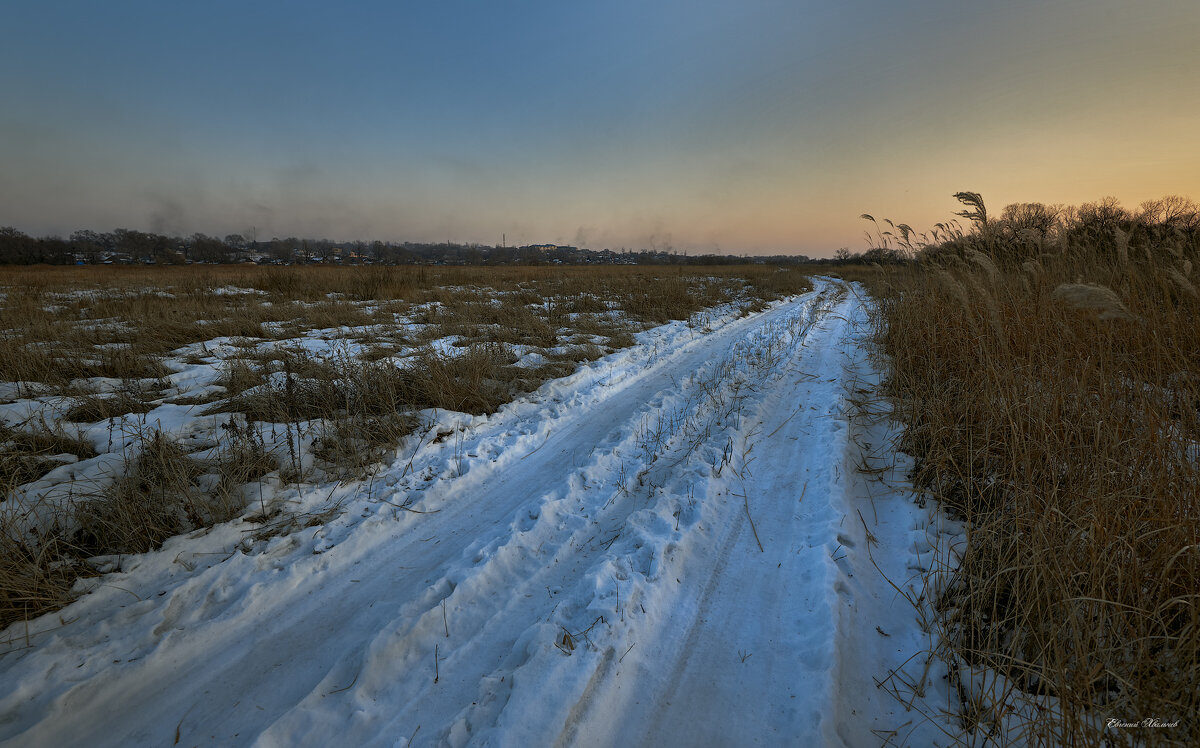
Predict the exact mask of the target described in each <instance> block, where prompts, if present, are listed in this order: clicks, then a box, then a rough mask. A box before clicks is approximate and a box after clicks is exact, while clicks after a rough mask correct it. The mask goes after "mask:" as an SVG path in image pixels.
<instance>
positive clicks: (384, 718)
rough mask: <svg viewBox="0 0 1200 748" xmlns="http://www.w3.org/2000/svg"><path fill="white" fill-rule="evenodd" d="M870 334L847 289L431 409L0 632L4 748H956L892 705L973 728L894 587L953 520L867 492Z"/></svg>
mask: <svg viewBox="0 0 1200 748" xmlns="http://www.w3.org/2000/svg"><path fill="white" fill-rule="evenodd" d="M864 322H865V311H864V308H863V302H862V301H861V300H860V299H859V298H858V297H857V296H856V295H855V294H854V293H853V292H848V290H847V288H846V287H844V286H842V285H840V284H836V283H832V282H824V281H822V282H819V283H818V289H817V290H816V291H814V292H813V293H810V294H806V295H805V296H802V297H798V298H794V299H790V300H786V301H783V302H778V303H776V304H774V305H772V306H771V307H769V308H768V309H767V310H766V311H764V312H762V313H758V314H753V315H750V316H747V317H742V318H737V317H735V316H734V315H730V316H727V317H724V318H721V319H717V320H714V321H713V322H711V323H710V324H709V325H708V326H705V327H703V328H700V329H698V328H697V327H695V326H692V327H689V326H687V325H685V324H683V323H673V324H670V325H666V326H664V327H660V328H656V329H654V330H650V331H647V332H645V333H642V334H640V335H639V336H638V345H636V346H634V347H633V348H630V349H626V350H623V351H619V352H617V353H614V354H611V355H609V356H607V357H605V358H603V359H600V360H599V361H596V362H593V363H591V364H588V365H585V366H584V367H582V368H581V369H580V370H579V371H578V372H577V373H575V374H574V375H572V376H570V377H567V378H565V379H561V380H556V381H553V382H549V383H547V384H546V385H544V386H543V387H542V388H541V389H540V390H538V391H537V392H535V393H533V394H531V395H529V396H526V397H524V398H522V399H520V400H518V401H516V402H514V403H512V404H510V405H509V406H506V407H505V408H504V409H502V410H501V411H500V412H499V413H497V414H495V415H493V416H490V417H471V416H466V415H462V414H454V413H440V414H430V415H431V416H433V417H432V418H431V423H430V425H429V427H428V429H426V430H424V431H423V432H422V433H421V434H420V435H419V436H418V437H414V439H412V440H411V441H410V443H408V444H405V445H402V446H401V448H400V449H398V450H397V455H398V456H397V459H396V460H395V462H394V463H392V464H390V465H387V466H384V468H383V469H382V470H380V471H379V472H378V473H377V474H376V475H375V476H374V477H373V478H371V479H370V480H369V481H363V482H355V483H344V484H326V485H309V486H302V487H299V488H295V487H293V488H288V489H286V490H284V489H276V490H275V491H273V492H272V493H271V495H270V496H269V497H268V498H269V499H270V501H271V502H273V503H274V505H275V506H276V507H288V511H287V512H286V513H283V514H279V515H278V517H280V519H278V520H276V524H277V526H276V528H275V531H274V534H273V533H271V532H263V530H264V527H263V525H261V524H256V523H254V522H252V521H249V520H250V518H249V517H248V518H244V519H240V520H237V521H234V522H231V523H227V524H224V525H220V526H218V527H216V528H213V529H212V530H211V531H203V532H197V533H193V534H192V535H191V536H187V537H179V538H175V539H172V540H170V541H168V542H167V543H166V544H165V546H164V547H163V548H162V549H161V550H160V551H157V552H154V553H150V554H145V555H142V556H138V557H131V558H126V559H121V560H120V569H119V571H115V572H113V573H110V574H107V575H105V576H103V577H100V578H98V579H95V580H91V581H90V585H91V592H90V594H88V595H85V596H84V597H82V598H81V599H80V600H78V601H77V602H75V603H74V604H72V605H71V606H69V607H67V608H66V609H64V610H63V611H60V612H59V613H57V614H51V615H47V616H43V617H42V618H40V619H37V620H35V621H32V622H30V623H29V624H28V625H26V624H17V625H15V626H12V627H10V628H9V629H8V630H7V631H6V632H3V634H0V652H3V654H0V683H3V685H4V688H3V689H0V741H5V744H12V745H47V746H48V745H54V746H59V745H114V746H128V745H172V744H179V745H241V744H258V745H264V746H276V745H278V746H291V745H314V746H328V745H388V746H391V745H401V746H402V745H408V744H417V745H442V744H450V745H465V744H480V745H485V744H486V745H512V746H532V745H555V744H560V745H630V744H633V745H638V744H644V745H747V744H750V745H754V744H760V745H843V744H844V745H851V746H860V745H880V744H882V743H884V742H890V744H897V745H898V744H910V745H931V744H933V743H935V742H939V743H945V742H949V740H948V739H946V738H944V737H943V736H942V733H941V731H940V729H939V728H938V727H937V726H936V725H934V724H933V723H932V722H930V721H928V720H926V719H925V717H922V716H921V714H920V713H919V711H917V710H914V711H907V710H906V707H905V704H904V703H902V702H901V700H900V699H897V698H895V697H894V696H892V695H890V694H889V693H887V692H886V690H885V689H882V688H877V687H876V684H877V683H883V684H884V685H885V686H886V687H888V688H894V689H895V690H897V691H899V692H900V694H901V696H902V697H903V699H904V701H905V702H909V701H913V700H915V701H917V702H918V706H919V707H920V709H922V710H924V711H926V712H930V711H936V710H938V709H946V708H948V707H949V705H948V704H947V703H946V686H945V682H944V680H943V679H942V678H941V675H942V673H943V672H944V671H943V670H942V669H940V666H938V665H937V664H936V662H935V663H933V664H932V665H930V666H927V665H926V662H927V660H926V656H925V655H924V654H922V651H923V650H925V649H926V648H928V646H929V642H928V641H927V637H926V634H924V633H923V632H922V630H921V628H920V627H919V625H918V621H917V613H916V611H915V610H914V608H913V607H912V606H911V605H910V604H909V603H908V602H907V601H906V600H905V599H904V598H903V597H902V596H901V594H900V593H899V592H897V590H896V589H895V588H894V587H893V586H892V584H893V583H894V584H895V585H896V586H898V587H899V588H900V589H904V590H905V591H906V593H908V594H911V595H912V596H913V597H915V596H916V594H917V592H916V590H917V589H920V585H919V583H917V582H914V577H915V575H916V574H917V573H918V570H919V569H920V568H923V566H926V565H927V564H928V558H925V556H927V555H928V553H929V549H930V543H929V541H928V539H927V533H929V532H931V531H932V530H930V529H929V528H930V527H934V526H936V525H932V524H931V523H930V522H931V517H932V515H931V514H930V511H929V510H925V509H920V508H918V507H917V506H916V505H914V504H913V503H912V502H911V499H910V498H909V497H908V496H907V495H906V494H904V493H903V492H902V491H901V490H899V489H898V488H895V487H894V485H895V483H896V482H897V481H898V475H899V474H902V473H903V469H904V463H903V461H902V460H897V459H895V458H894V456H892V455H890V454H885V455H884V456H883V457H882V459H883V460H884V462H883V463H881V464H882V465H883V467H881V468H879V469H880V470H883V471H884V472H879V473H876V472H869V473H864V472H860V471H858V470H857V468H858V467H859V466H860V465H861V461H862V459H863V457H862V453H863V450H864V449H865V450H866V451H867V452H868V453H870V452H872V451H874V452H878V451H879V450H880V449H881V448H883V446H884V443H885V439H886V438H887V433H886V431H887V428H888V425H887V424H886V422H885V421H884V419H879V418H871V417H867V416H864V415H863V414H862V413H861V412H860V411H858V410H857V408H856V407H855V406H854V405H853V403H852V402H851V400H852V399H854V398H855V397H857V395H856V394H855V393H857V392H859V391H860V390H866V389H868V388H869V387H870V386H871V385H872V383H873V382H874V381H875V376H876V375H875V373H874V372H873V370H872V368H871V366H870V364H869V362H868V361H867V358H866V355H865V353H864V350H865V349H864V346H863V344H862V343H863V341H862V338H863V336H864V335H866V333H867V331H866V326H865V324H864ZM872 464H873V463H872ZM868 466H869V467H870V465H868ZM287 517H294V518H296V519H295V521H291V522H287V521H285V520H286V518H287ZM908 585H914V587H915V589H913V590H912V592H909V590H908V589H907V587H908ZM901 668H903V669H902V673H901V674H900V675H896V674H895V673H896V671H898V670H901ZM905 681H908V682H911V683H915V684H917V685H918V687H919V688H918V690H922V689H923V693H924V698H918V697H917V696H915V695H914V694H912V693H911V689H910V690H908V691H906V690H905V689H904V688H902V687H899V686H896V684H897V683H902V682H905Z"/></svg>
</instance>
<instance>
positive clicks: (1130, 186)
mask: <svg viewBox="0 0 1200 748" xmlns="http://www.w3.org/2000/svg"><path fill="white" fill-rule="evenodd" d="M0 19H2V23H3V26H4V28H5V33H4V41H3V43H2V44H0V225H12V226H16V227H17V228H19V229H21V230H24V231H26V232H29V233H31V234H35V235H46V234H60V235H64V236H65V235H68V234H69V233H70V232H71V231H73V230H75V229H78V228H91V229H96V230H111V229H113V228H116V227H123V228H134V229H142V230H154V231H159V232H164V233H170V234H191V233H192V232H197V231H200V232H204V233H209V234H216V235H224V234H226V233H230V232H245V231H246V230H248V229H249V228H250V227H256V229H257V236H258V238H259V239H269V238H271V237H272V236H290V235H296V236H312V237H329V238H334V239H385V240H413V241H454V242H480V243H484V244H495V243H499V242H500V241H501V237H502V235H506V236H507V241H508V243H509V244H510V245H512V244H527V243H542V242H557V243H561V244H577V245H581V246H587V247H591V248H595V249H600V248H603V247H610V248H613V249H617V248H619V247H629V248H641V247H652V246H653V247H664V246H669V247H671V248H673V249H676V250H679V251H683V250H687V251H690V252H692V253H697V252H706V251H719V252H731V253H753V254H761V253H791V252H801V253H805V254H809V255H812V256H828V255H831V254H832V253H833V251H834V250H836V249H837V248H838V247H842V246H845V247H849V248H850V249H851V250H853V251H859V250H862V249H865V248H866V244H865V242H864V240H863V239H862V231H863V229H864V228H866V227H865V225H864V223H863V221H861V220H860V219H859V214H860V213H863V212H869V213H872V214H874V215H876V216H887V217H890V218H892V219H894V220H897V221H901V220H902V221H906V222H908V223H910V224H912V225H913V226H914V227H917V228H927V227H928V226H930V225H932V223H934V222H935V221H940V220H945V219H946V218H948V217H950V215H951V213H952V211H954V210H955V209H956V208H957V207H958V206H957V204H956V203H955V202H954V200H953V198H952V197H951V195H952V194H953V193H954V192H957V191H960V190H974V191H978V192H981V193H982V194H983V196H984V198H985V200H986V201H987V203H988V205H989V207H990V208H991V209H992V210H993V211H998V210H999V209H1000V208H1001V207H1003V206H1004V205H1005V204H1007V203H1011V202H1018V201H1021V202H1032V201H1037V202H1046V203H1080V202H1085V201H1091V200H1096V199H1098V198H1101V197H1103V196H1106V195H1112V196H1115V197H1117V198H1118V199H1120V200H1121V201H1122V202H1123V203H1124V204H1125V205H1126V206H1128V207H1135V206H1136V205H1137V204H1138V203H1140V202H1141V201H1143V200H1146V199H1150V198H1155V197H1161V196H1163V195H1167V194H1181V195H1185V196H1190V197H1193V198H1196V199H1200V3H1197V2H1195V0H1179V1H1178V2H1159V1H1157V0H1138V1H1137V2H1134V1H1132V0H1130V1H1124V0H1123V1H1121V2H1112V1H1110V0H1071V1H1069V2H1066V1H1064V2H1055V1H1054V0H1038V1H1035V2H1027V1H1025V0H1007V1H1006V2H986V3H985V2H975V1H973V0H966V1H964V0H957V1H956V2H941V1H937V0H915V1H911V2H891V1H889V2H883V1H878V0H877V1H875V2H855V1H854V0H843V1H841V2H825V3H816V2H806V1H803V0H786V1H785V0H725V1H723V2H722V1H718V0H687V1H686V2H685V1H684V0H662V1H655V0H606V1H605V2H588V1H587V0H572V1H571V2H564V1H563V0H511V1H508V2H501V1H499V0H486V1H485V0H442V1H440V2H431V1H429V0H426V2H421V3H416V2H405V1H400V0H392V1H391V2H355V3H333V2H299V1H296V0H289V1H288V2H265V1H263V2H247V1H246V0H240V1H239V2H219V1H218V2H214V1H211V0H210V1H206V2H191V3H182V2H175V1H174V0H153V1H146V2H127V1H124V0H113V1H112V2H107V3H98V2H95V1H94V0H86V1H84V2H62V1H57V0H47V1H46V2H32V1H30V2H13V3H7V4H6V7H5V9H4V10H3V12H0Z"/></svg>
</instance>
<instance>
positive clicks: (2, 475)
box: [0, 422, 96, 502]
mask: <svg viewBox="0 0 1200 748" xmlns="http://www.w3.org/2000/svg"><path fill="white" fill-rule="evenodd" d="M62 454H67V455H74V456H76V457H79V458H81V459H86V458H88V457H95V456H96V450H95V449H94V448H93V447H92V445H91V444H88V443H87V442H86V441H83V440H82V439H78V438H76V437H74V436H71V435H69V434H66V433H64V432H63V431H62V430H61V429H56V428H52V427H50V426H48V425H46V424H45V423H40V422H39V423H37V424H34V425H33V426H32V427H31V428H18V429H13V428H9V427H7V426H5V425H3V424H0V490H2V491H3V494H0V502H2V501H4V500H5V499H7V497H8V495H9V493H10V492H11V491H12V490H13V489H14V488H16V487H17V486H20V485H22V484H24V483H28V482H30V481H32V480H36V479H38V478H40V477H42V476H43V475H45V474H46V473H48V472H49V471H51V470H53V469H54V468H56V467H58V466H59V465H61V464H63V463H62V462H61V461H60V460H56V459H53V458H54V456H55V455H62Z"/></svg>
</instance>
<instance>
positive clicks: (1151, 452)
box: [843, 193, 1200, 746]
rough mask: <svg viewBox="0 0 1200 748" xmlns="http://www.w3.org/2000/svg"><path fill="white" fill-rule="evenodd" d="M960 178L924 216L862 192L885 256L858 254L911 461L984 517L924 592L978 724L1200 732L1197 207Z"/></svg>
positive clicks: (1107, 735) (971, 517) (1066, 738)
mask: <svg viewBox="0 0 1200 748" xmlns="http://www.w3.org/2000/svg"><path fill="white" fill-rule="evenodd" d="M956 197H957V198H958V199H959V200H960V201H961V202H962V204H963V206H964V209H963V211H962V212H961V213H959V217H960V218H961V219H963V220H962V223H960V222H957V221H951V222H949V223H946V224H939V225H938V226H937V227H935V228H934V229H933V231H931V232H930V233H928V234H917V233H916V232H914V231H913V230H912V229H911V228H910V227H908V226H906V225H903V224H892V223H891V222H890V221H881V222H876V221H875V219H874V218H872V217H870V216H864V218H867V219H868V220H870V221H871V222H872V226H873V227H876V229H877V230H876V231H875V232H874V233H873V234H872V238H873V240H874V241H873V243H874V245H875V246H874V247H873V250H879V251H877V252H875V253H874V256H873V257H872V259H880V260H883V261H884V262H883V263H876V264H867V265H862V266H860V267H858V268H846V269H845V272H844V273H843V275H844V276H845V277H847V278H858V279H861V280H863V281H865V282H866V283H867V284H869V287H870V289H871V290H872V292H873V294H874V295H875V297H876V298H877V300H878V307H877V311H878V325H879V342H880V343H881V348H882V350H883V352H884V353H886V356H887V357H888V358H889V359H890V371H891V374H890V379H889V381H888V383H887V394H888V396H890V397H891V398H892V399H893V400H894V403H895V409H896V413H897V415H898V417H900V418H901V419H902V420H903V421H904V423H905V424H906V429H905V431H904V435H903V438H902V440H901V442H900V443H899V445H898V447H899V448H900V449H901V450H902V451H904V452H906V453H908V454H910V455H912V456H913V458H915V467H914V469H913V473H912V476H911V477H912V481H913V483H914V485H915V487H916V489H918V490H919V491H920V492H923V494H924V495H928V496H932V497H933V498H935V499H937V500H938V501H939V502H941V504H942V506H943V507H944V509H945V510H946V511H947V512H948V513H950V514H951V515H953V516H954V517H956V518H959V519H961V520H962V521H963V524H964V526H965V528H966V535H965V542H961V539H959V540H958V541H956V542H952V543H947V545H946V546H945V547H943V548H941V549H938V558H937V559H936V560H935V561H936V563H935V564H934V567H935V568H933V569H932V571H933V573H932V574H931V575H929V576H928V577H927V579H926V586H925V588H924V589H925V592H924V594H923V595H922V600H923V601H924V602H925V604H927V605H928V606H930V607H929V610H930V611H931V612H932V613H933V614H934V615H933V620H934V621H935V623H934V624H933V625H934V627H935V628H936V629H937V633H938V634H939V635H940V637H939V638H940V642H941V644H940V647H941V650H940V652H939V654H940V655H941V656H942V657H943V658H944V659H945V660H946V661H947V663H948V665H949V672H950V677H951V681H952V685H953V687H954V688H955V689H957V693H958V695H959V700H960V704H959V705H958V706H959V708H960V711H961V714H962V715H963V716H962V719H963V722H962V728H963V733H962V735H960V736H959V737H960V738H961V739H962V740H964V742H966V743H968V744H971V745H983V744H996V745H1005V744H1031V745H1080V746H1082V745H1110V746H1111V745H1134V744H1136V745H1200V720H1198V719H1197V715H1200V295H1198V293H1197V285H1198V284H1200V275H1198V274H1197V270H1196V266H1197V265H1198V264H1200V208H1198V207H1197V206H1196V205H1195V204H1194V203H1192V202H1190V201H1188V200H1185V199H1182V198H1167V199H1164V200H1159V201H1154V202H1149V203H1146V204H1144V205H1142V206H1141V207H1140V208H1139V209H1138V210H1126V209H1123V208H1122V207H1121V206H1120V205H1119V204H1118V203H1117V202H1116V201H1115V200H1104V201H1101V202H1098V203H1094V204H1088V205H1083V206H1080V207H1076V208H1064V207H1061V206H1045V205H1040V204H1020V205H1011V206H1008V207H1007V208H1005V209H1004V210H1003V211H1002V213H1001V214H1000V215H999V216H993V215H991V214H989V213H988V212H987V209H986V206H985V204H984V202H983V199H982V198H981V197H980V196H979V195H978V194H975V193H960V194H958V195H956ZM888 260H891V261H892V262H891V263H890V264H889V263H887V261H888ZM918 586H919V585H918Z"/></svg>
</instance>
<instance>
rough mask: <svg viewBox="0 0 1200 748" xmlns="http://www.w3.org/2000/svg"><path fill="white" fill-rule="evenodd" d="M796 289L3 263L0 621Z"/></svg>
mask: <svg viewBox="0 0 1200 748" xmlns="http://www.w3.org/2000/svg"><path fill="white" fill-rule="evenodd" d="M809 288H811V285H810V284H809V282H808V279H807V277H806V276H805V274H804V273H803V272H802V271H800V270H798V269H794V268H789V269H783V268H778V267H773V266H765V265H755V266H721V267H693V266H688V267H644V266H643V267H637V266H635V267H631V266H604V267H528V266H524V267H495V268H492V267H428V266H362V267H319V266H318V267H314V266H283V267H258V266H247V265H237V266H165V267H164V266H154V267H138V266H126V267H121V266H85V267H56V268H51V267H12V268H10V269H9V271H8V272H6V276H5V281H4V283H3V285H2V286H0V390H2V391H0V491H2V494H0V627H3V626H5V625H7V624H9V623H11V622H13V621H18V620H22V619H28V618H30V617H33V616H36V615H40V614H42V613H44V612H46V611H49V610H53V609H56V608H58V607H60V606H61V605H63V604H65V603H66V602H69V601H70V600H71V599H72V596H73V594H74V593H73V590H74V589H77V588H76V587H74V585H75V582H76V580H78V579H79V578H80V577H83V576H88V575H91V574H95V573H97V569H108V568H112V567H113V564H114V563H115V564H117V565H119V563H120V562H119V557H120V556H121V555H123V554H130V553H139V552H144V551H147V550H152V549H154V548H157V547H159V546H160V545H161V544H162V543H163V542H164V541H165V540H166V539H168V538H170V537H172V536H174V535H178V534H180V533H187V532H194V531H203V530H204V528H206V527H209V526H211V525H213V524H215V523H219V522H224V521H227V520H230V519H234V518H237V517H245V518H247V521H248V522H250V523H252V524H253V529H254V530H256V531H257V530H259V528H260V527H262V526H265V525H267V524H272V525H278V526H283V525H284V523H280V522H279V521H278V520H277V518H276V516H275V514H276V513H277V512H278V510H277V509H271V508H270V507H268V506H266V505H265V504H264V503H263V499H262V497H263V494H264V490H263V487H264V486H268V487H270V486H276V487H277V486H280V485H285V484H303V483H320V482H323V481H324V482H331V481H335V480H355V479H360V478H364V477H367V476H369V475H370V473H371V472H372V470H373V469H374V468H375V467H376V466H378V465H379V464H380V463H381V462H385V461H390V460H392V459H394V458H395V456H396V449H397V446H398V445H400V444H401V443H402V442H403V441H404V440H405V439H406V438H407V437H408V436H409V435H410V434H412V433H413V432H414V431H415V430H418V429H419V428H420V427H421V426H422V425H423V422H424V421H423V418H422V414H423V413H425V412H428V411H430V410H451V411H457V412H464V413H469V414H474V415H479V414H486V413H491V412H494V411H495V410H497V409H498V408H500V407H501V406H503V405H504V404H505V403H507V402H510V401H511V400H513V399H514V398H515V397H518V396H520V395H521V394H523V393H526V392H530V391H532V390H535V389H537V388H538V387H539V386H540V385H541V384H542V383H543V382H545V381H546V380H547V379H551V378H557V377H561V376H565V375H568V374H570V373H571V372H573V371H575V370H576V369H577V368H578V367H579V366H580V365H581V364H583V363H585V362H588V361H592V360H595V359H597V358H599V357H601V356H603V355H606V354H607V353H610V352H613V351H615V350H617V349H620V348H624V347H627V346H630V345H632V344H633V343H634V335H635V334H636V333H638V332H639V331H641V330H644V329H646V328H648V327H650V326H654V325H658V324H662V323H665V322H667V321H669V320H689V324H693V325H696V326H698V327H699V326H702V325H703V324H704V315H705V314H706V310H710V309H712V308H714V307H718V306H721V305H733V306H734V307H735V308H738V309H740V310H741V311H742V312H743V313H749V312H751V311H753V310H757V309H760V308H762V307H763V306H764V305H765V304H766V303H768V302H770V301H772V300H774V299H778V298H781V297H783V296H787V295H791V294H795V293H799V292H802V291H805V290H808V289H809ZM268 493H269V492H268ZM114 558H116V559H117V560H116V561H113V559H114Z"/></svg>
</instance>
